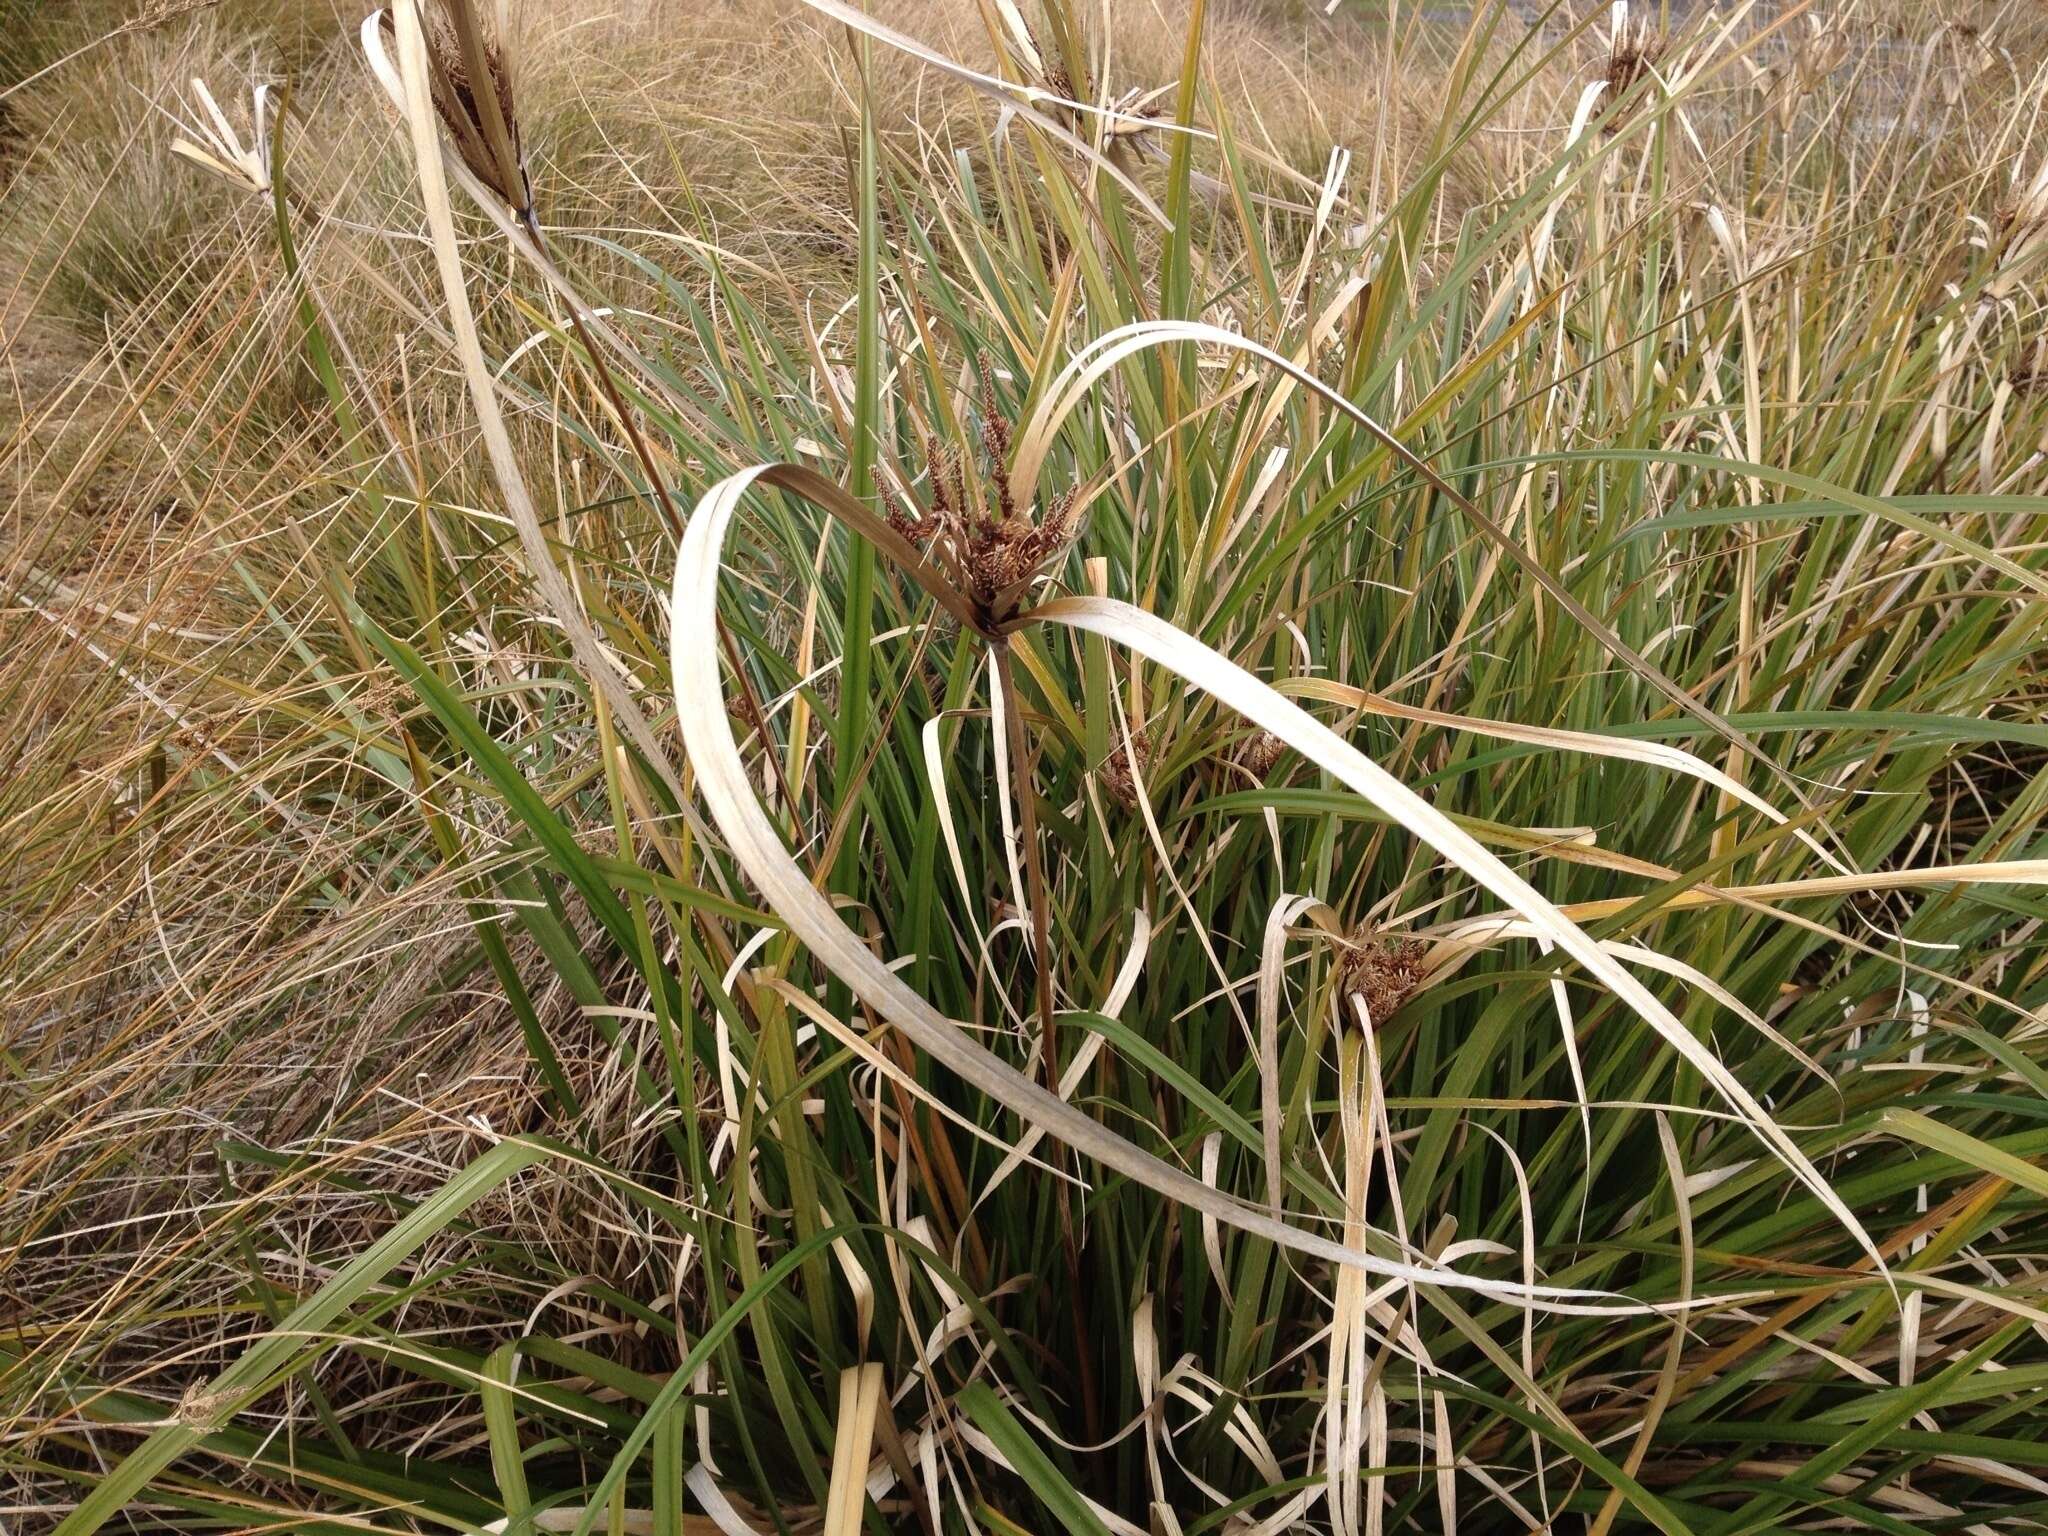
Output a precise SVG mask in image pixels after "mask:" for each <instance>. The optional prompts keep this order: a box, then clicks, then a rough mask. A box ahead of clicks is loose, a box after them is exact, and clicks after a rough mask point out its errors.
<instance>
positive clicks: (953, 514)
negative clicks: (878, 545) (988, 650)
mask: <svg viewBox="0 0 2048 1536" xmlns="http://www.w3.org/2000/svg"><path fill="white" fill-rule="evenodd" d="M978 363H979V370H980V375H981V390H980V401H979V404H980V408H981V430H980V432H979V434H978V436H979V440H980V446H981V449H982V454H983V456H984V458H985V460H986V466H985V478H986V482H987V494H986V496H977V495H976V493H975V488H973V487H970V485H969V483H968V474H967V456H966V455H965V454H964V453H963V452H962V451H961V450H960V448H959V447H958V446H957V445H942V444H941V443H940V442H939V441H938V439H937V438H934V437H927V438H926V439H925V441H924V460H925V478H926V479H927V480H928V481H929V483H930V487H931V490H930V501H929V502H928V504H927V505H926V506H925V507H924V509H923V510H922V512H921V513H919V514H918V515H916V516H913V515H912V514H911V512H910V511H909V509H908V508H907V507H906V505H905V503H904V498H903V497H901V496H899V495H898V494H897V493H896V492H894V491H891V490H890V489H888V488H887V487H886V486H878V489H877V495H876V499H877V500H878V501H879V502H880V504H881V509H882V515H883V516H884V517H885V518H886V519H887V520H888V523H889V526H890V527H891V528H893V529H895V530H896V532H897V533H899V534H901V535H902V536H903V537H904V538H905V539H907V540H909V541H910V542H911V543H912V544H916V545H922V546H925V548H926V551H927V553H928V554H929V556H930V557H931V558H932V559H933V560H935V561H936V562H937V563H938V565H939V566H940V568H941V569H943V570H944V571H945V572H946V573H947V575H948V576H950V577H951V578H952V580H953V582H954V583H955V585H956V586H957V587H958V588H959V589H960V591H961V592H962V593H963V594H964V595H965V596H966V597H968V598H969V599H970V600H971V601H972V602H973V603H974V606H975V607H976V608H977V609H978V610H979V611H980V613H981V615H982V618H983V621H984V622H985V623H987V624H989V625H991V626H993V625H995V624H999V623H1001V622H1002V621H1004V620H1006V619H1008V618H1010V617H1012V616H1013V615H1014V614H1015V613H1016V611H1017V608H1018V605H1019V602H1020V601H1021V600H1022V598H1023V596H1024V594H1025V592H1026V591H1027V590H1028V589H1029V587H1030V584H1031V583H1032V581H1033V580H1034V579H1036V578H1037V576H1038V575H1039V574H1040V572H1041V571H1042V570H1043V569H1044V568H1045V567H1046V566H1047V565H1049V564H1050V563H1051V562H1052V561H1053V560H1054V559H1055V558H1057V557H1058V556H1059V555H1060V554H1062V553H1063V552H1064V551H1065V550H1066V548H1067V546H1068V545H1069V544H1071V543H1072V542H1073V540H1074V534H1075V532H1076V529H1075V510H1074V505H1075V503H1074V492H1073V490H1072V488H1071V487H1070V488H1067V489H1065V490H1061V491H1059V492H1057V493H1055V494H1054V496H1053V497H1052V499H1051V500H1050V501H1049V502H1047V503H1046V506H1045V510H1044V512H1043V513H1042V514H1041V515H1040V516H1039V517H1038V518H1037V520H1036V521H1034V520H1033V519H1032V517H1031V516H1030V515H1029V514H1028V513H1027V512H1026V511H1025V510H1024V509H1022V508H1021V507H1019V505H1018V503H1017V495H1016V490H1015V488H1014V487H1013V486H1012V485H1011V484H1010V442H1011V435H1010V434H1011V426H1010V421H1009V418H1008V417H1006V416H1005V415H1004V414H1003V412H1002V410H1001V409H1000V407H999V405H998V403H997V400H996V391H995V373H994V370H993V369H992V368H991V367H990V366H989V363H988V360H987V359H986V358H981V359H979V360H978Z"/></svg>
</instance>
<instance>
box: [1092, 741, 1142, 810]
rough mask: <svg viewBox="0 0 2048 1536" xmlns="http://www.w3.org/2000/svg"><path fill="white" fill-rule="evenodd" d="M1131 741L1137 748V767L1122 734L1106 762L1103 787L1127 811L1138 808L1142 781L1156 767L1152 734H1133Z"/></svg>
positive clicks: (1104, 760) (1103, 764) (1103, 768)
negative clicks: (1153, 762) (1132, 762)
mask: <svg viewBox="0 0 2048 1536" xmlns="http://www.w3.org/2000/svg"><path fill="white" fill-rule="evenodd" d="M1130 745H1131V747H1134V748H1136V749H1137V751H1136V755H1137V760H1138V762H1137V769H1136V771H1135V772H1134V771H1133V770H1132V767H1131V757H1132V753H1131V752H1130V751H1129V750H1127V749H1126V747H1125V745H1124V742H1123V739H1122V738H1121V737H1119V738H1118V739H1117V743H1116V745H1115V746H1113V747H1111V748H1110V752H1109V756H1108V757H1106V758H1104V759H1103V762H1102V791H1103V793H1104V794H1106V795H1108V796H1109V798H1110V799H1112V800H1114V801H1115V802H1116V803H1117V804H1118V805H1120V806H1122V807H1123V808H1124V809H1125V810H1127V811H1132V812H1135V811H1136V810H1137V809H1138V781H1139V779H1140V778H1141V777H1143V776H1144V775H1146V774H1148V773H1149V772H1150V771H1151V768H1152V755H1153V754H1152V738H1151V737H1149V736H1145V735H1139V734H1135V733H1134V734H1133V735H1132V736H1131V738H1130Z"/></svg>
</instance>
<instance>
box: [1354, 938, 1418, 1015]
mask: <svg viewBox="0 0 2048 1536" xmlns="http://www.w3.org/2000/svg"><path fill="white" fill-rule="evenodd" d="M1428 952H1429V946H1428V945H1426V944H1424V943H1422V942H1421V941H1419V940H1417V939H1403V938H1395V937H1390V936H1389V935H1386V934H1383V933H1378V932H1375V931H1374V930H1373V928H1372V926H1371V924H1365V925H1363V926H1361V927H1360V928H1358V929H1357V930H1356V931H1355V932H1353V934H1352V935H1351V937H1350V938H1349V939H1347V940H1345V942H1344V957H1343V959H1342V960H1341V961H1339V962H1338V966H1337V995H1338V996H1339V997H1341V998H1343V999H1345V1000H1346V1001H1347V1002H1348V1001H1349V999H1351V998H1353V997H1356V998H1359V999H1361V1000H1362V1001H1363V1002H1364V1003H1365V1012H1366V1017H1367V1018H1369V1019H1371V1020H1372V1023H1373V1026H1374V1028H1377V1027H1378V1026H1379V1025H1381V1024H1383V1023H1385V1022H1386V1020H1387V1019H1388V1018H1389V1017H1390V1016H1391V1015H1392V1014H1393V1012H1394V1010H1395V1009H1397V1008H1399V1007H1400V1006H1401V1005H1402V1004H1403V1003H1405V1002H1407V1001H1408V999H1409V998H1410V997H1412V996H1414V994H1415V989H1416V988H1417V987H1419V986H1421V985H1422V980H1423V959H1424V957H1425V956H1426V955H1427V954H1428Z"/></svg>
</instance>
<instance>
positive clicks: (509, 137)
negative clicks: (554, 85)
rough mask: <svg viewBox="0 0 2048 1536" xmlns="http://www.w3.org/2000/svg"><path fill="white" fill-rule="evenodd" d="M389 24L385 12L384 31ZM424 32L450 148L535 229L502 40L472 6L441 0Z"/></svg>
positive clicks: (469, 1) (437, 106)
mask: <svg viewBox="0 0 2048 1536" xmlns="http://www.w3.org/2000/svg"><path fill="white" fill-rule="evenodd" d="M391 26H392V23H391V14H390V12H388V11H387V12H385V14H384V27H385V30H386V31H387V32H388V31H390V30H391ZM425 32H426V41H427V71H428V75H429V77H430V79H429V85H430V87H431V90H432V94H433V98H434V111H435V113H436V114H437V115H438V116H439V117H440V119H441V124H442V126H443V127H444V128H446V129H447V130H448V138H449V140H450V142H452V143H453V144H454V145H455V150H456V153H457V154H459V155H461V157H462V163H463V164H464V165H466V166H468V167H469V169H470V171H471V172H472V174H474V175H475V177H476V179H477V180H478V181H480V182H482V183H483V184H484V185H485V186H486V187H488V188H490V189H491V191H492V192H493V193H495V194H496V195H497V196H498V197H499V198H500V199H502V200H503V201H504V203H505V206H506V207H508V208H510V209H512V210H513V211H514V212H515V213H517V214H518V215H519V217H520V219H521V220H522V221H523V222H524V223H525V224H526V225H527V226H528V227H529V228H531V227H532V225H533V218H534V214H533V184H532V181H531V180H530V179H529V178H528V176H527V174H526V150H525V146H524V144H523V143H522V142H521V135H520V132H519V114H518V113H517V112H516V111H515V110H514V108H513V102H512V71H511V69H510V67H509V65H508V64H507V61H506V58H505V50H504V47H503V45H502V43H501V40H500V39H498V38H495V37H492V36H491V35H490V34H489V33H488V32H486V31H485V29H484V25H483V23H482V21H481V20H479V19H478V17H477V13H476V7H475V4H474V0H440V3H439V5H438V6H437V7H436V8H435V11H434V14H433V16H432V18H431V20H430V21H429V22H428V24H427V26H426V28H425Z"/></svg>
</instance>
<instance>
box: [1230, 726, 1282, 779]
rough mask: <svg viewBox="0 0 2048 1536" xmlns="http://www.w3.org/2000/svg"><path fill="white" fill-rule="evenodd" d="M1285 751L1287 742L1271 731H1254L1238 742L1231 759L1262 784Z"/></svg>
mask: <svg viewBox="0 0 2048 1536" xmlns="http://www.w3.org/2000/svg"><path fill="white" fill-rule="evenodd" d="M1286 751H1287V743H1286V742H1284V741H1282V740H1281V739H1280V738H1279V737H1278V736H1275V735H1274V734H1273V733H1272V732H1271V731H1254V732H1252V734H1251V735H1249V736H1247V737H1246V738H1245V739H1244V741H1243V742H1241V743H1240V744H1239V746H1238V749H1237V753H1236V756H1235V757H1234V758H1233V759H1232V761H1233V762H1235V763H1236V764H1237V766H1238V767H1239V768H1242V769H1243V770H1244V771H1245V772H1246V773H1248V774H1250V775H1251V776H1252V777H1253V778H1254V779H1256V780H1258V782H1259V783H1261V784H1263V783H1265V782H1266V775H1267V774H1269V773H1271V772H1272V771H1273V768H1274V765H1275V764H1277V763H1278V762H1279V761H1280V758H1281V756H1282V755H1283V754H1284V753H1285V752H1286Z"/></svg>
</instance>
